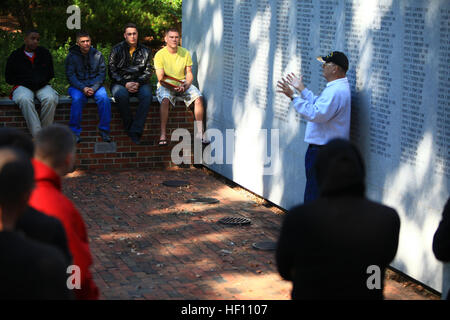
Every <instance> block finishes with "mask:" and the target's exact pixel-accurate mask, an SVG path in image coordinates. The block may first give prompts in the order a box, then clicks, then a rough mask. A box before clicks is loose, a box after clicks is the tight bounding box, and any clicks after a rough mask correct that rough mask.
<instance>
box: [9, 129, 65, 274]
mask: <svg viewBox="0 0 450 320" xmlns="http://www.w3.org/2000/svg"><path fill="white" fill-rule="evenodd" d="M0 147H14V148H17V149H19V150H21V151H22V152H24V154H25V155H26V156H27V157H28V159H29V160H30V161H31V158H32V157H33V154H34V145H33V142H32V141H31V139H30V138H29V137H28V136H27V135H26V134H25V133H24V132H22V131H20V130H18V129H16V128H8V127H3V128H0ZM16 230H17V231H19V232H23V233H24V234H25V235H26V236H27V237H28V238H31V239H33V240H38V241H40V242H43V243H45V244H48V245H52V246H54V247H55V248H58V249H59V250H61V252H62V253H63V255H64V256H65V258H66V262H67V263H66V264H67V266H69V265H71V264H72V255H71V253H70V250H69V247H68V244H67V237H66V232H65V231H64V228H63V226H62V224H61V222H59V220H58V219H56V218H53V217H50V216H47V215H46V214H44V213H42V212H40V211H38V210H36V209H34V208H32V207H30V206H28V207H27V208H26V209H25V212H24V213H23V214H22V215H21V216H20V217H19V219H18V220H17V224H16Z"/></svg>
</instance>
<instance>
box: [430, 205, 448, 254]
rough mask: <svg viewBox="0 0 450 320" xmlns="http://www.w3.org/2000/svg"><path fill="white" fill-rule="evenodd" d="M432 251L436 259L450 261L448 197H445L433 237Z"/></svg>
mask: <svg viewBox="0 0 450 320" xmlns="http://www.w3.org/2000/svg"><path fill="white" fill-rule="evenodd" d="M433 252H434V255H435V257H436V259H438V260H440V261H442V262H450V198H448V199H447V203H446V204H445V206H444V211H443V212H442V220H441V222H440V223H439V227H438V228H437V230H436V232H435V234H434V237H433Z"/></svg>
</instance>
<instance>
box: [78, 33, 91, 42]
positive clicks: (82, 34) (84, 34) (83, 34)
mask: <svg viewBox="0 0 450 320" xmlns="http://www.w3.org/2000/svg"><path fill="white" fill-rule="evenodd" d="M82 37H89V38H91V36H90V35H89V33H88V32H86V31H78V32H77V35H76V40H77V41H78V39H80V38H82Z"/></svg>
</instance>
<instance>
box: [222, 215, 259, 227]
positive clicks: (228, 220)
mask: <svg viewBox="0 0 450 320" xmlns="http://www.w3.org/2000/svg"><path fill="white" fill-rule="evenodd" d="M219 222H220V223H222V224H226V225H240V226H243V225H248V224H250V223H252V221H251V220H250V219H247V218H242V217H225V218H222V219H220V220H219Z"/></svg>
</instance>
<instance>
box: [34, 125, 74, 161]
mask: <svg viewBox="0 0 450 320" xmlns="http://www.w3.org/2000/svg"><path fill="white" fill-rule="evenodd" d="M35 146H36V151H35V155H36V156H37V157H39V158H41V159H45V160H46V161H48V162H49V164H50V166H51V167H53V168H59V167H60V166H61V165H63V164H64V161H65V159H66V157H67V155H68V154H70V153H71V152H74V151H75V142H74V135H73V133H72V131H71V130H70V129H69V127H68V126H65V125H62V124H52V125H50V126H48V127H45V128H42V129H41V130H40V131H39V132H38V134H37V135H36V139H35Z"/></svg>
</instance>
